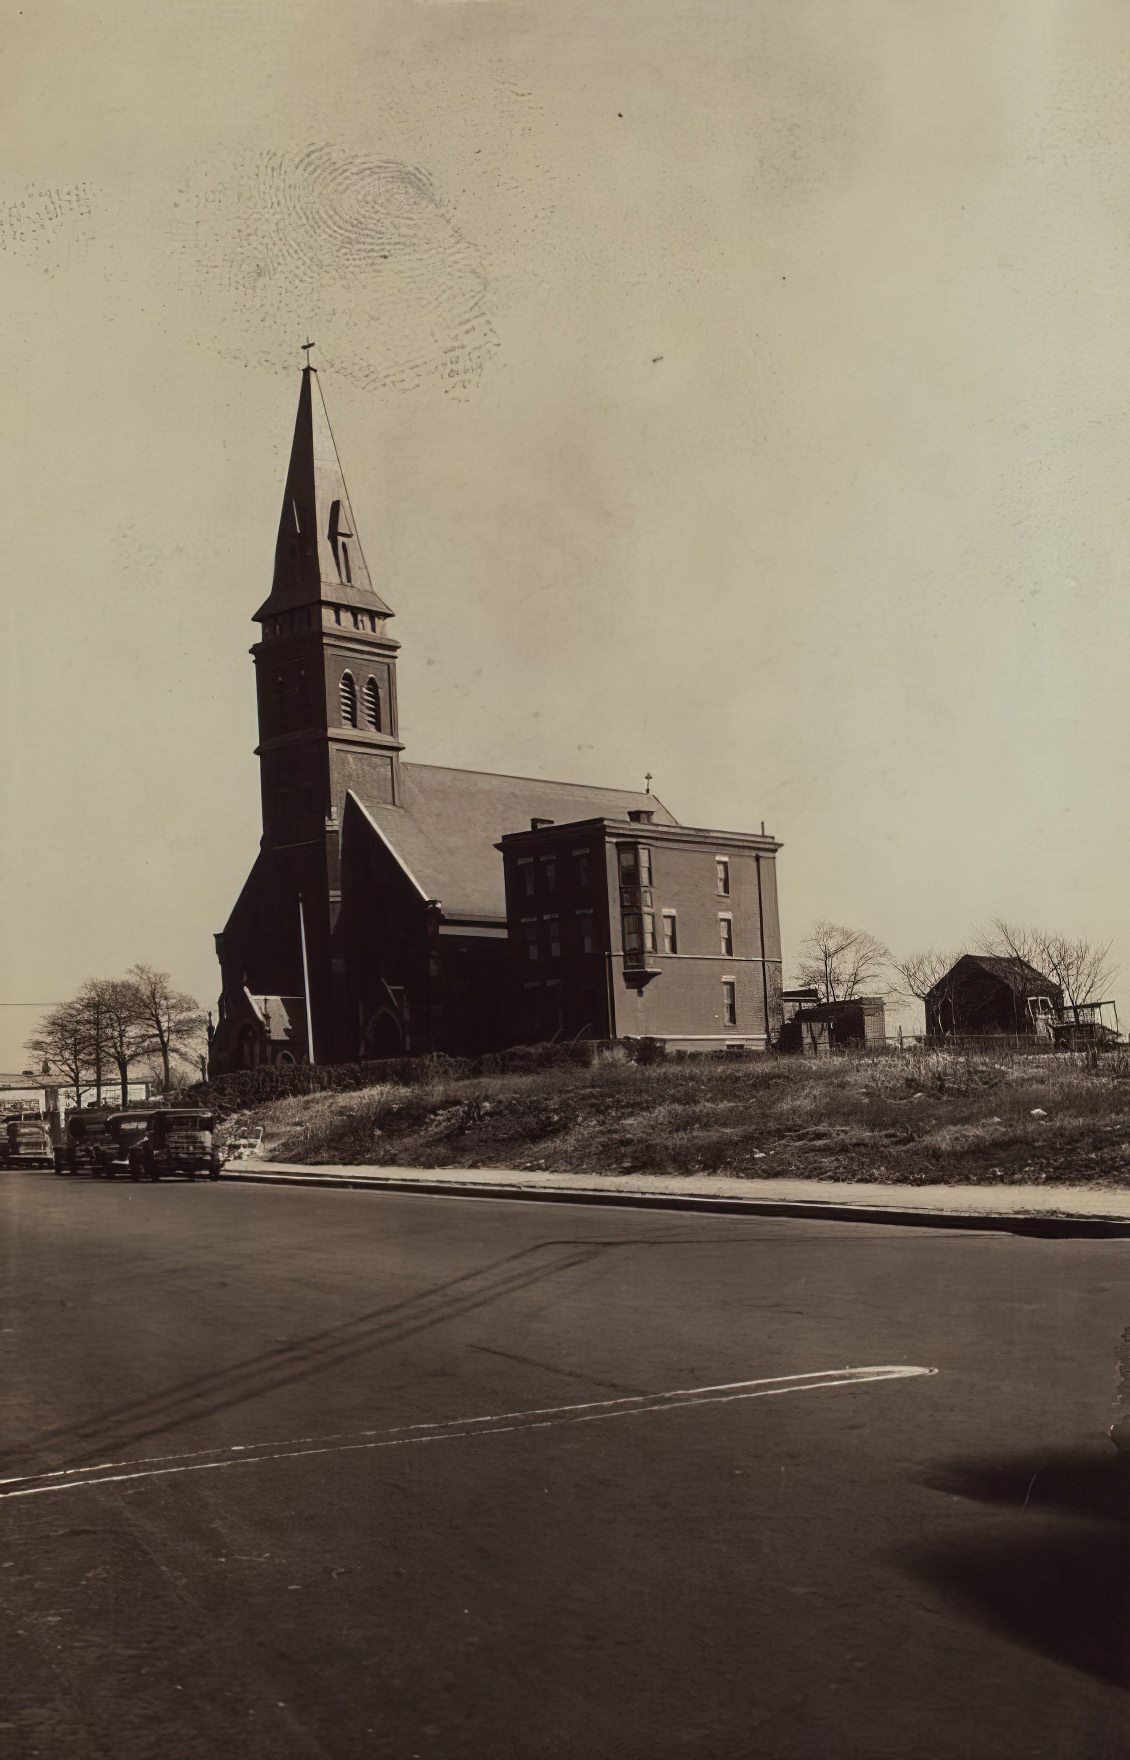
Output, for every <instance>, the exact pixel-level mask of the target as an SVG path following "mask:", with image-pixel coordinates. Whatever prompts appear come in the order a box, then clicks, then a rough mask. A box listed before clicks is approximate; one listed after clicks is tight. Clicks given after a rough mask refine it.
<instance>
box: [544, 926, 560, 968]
mask: <svg viewBox="0 0 1130 1760" xmlns="http://www.w3.org/2000/svg"><path fill="white" fill-rule="evenodd" d="M545 930H546V934H547V935H548V937H549V957H550V959H560V958H561V918H560V917H546V918H545Z"/></svg>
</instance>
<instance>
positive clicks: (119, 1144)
mask: <svg viewBox="0 0 1130 1760" xmlns="http://www.w3.org/2000/svg"><path fill="white" fill-rule="evenodd" d="M152 1116H153V1115H152V1113H150V1112H138V1111H137V1110H136V1109H134V1110H133V1111H131V1112H112V1113H111V1114H110V1116H109V1118H108V1119H107V1120H106V1137H107V1142H106V1147H105V1152H104V1153H105V1159H104V1160H103V1164H102V1172H103V1173H104V1174H105V1175H106V1178H107V1179H116V1178H117V1176H118V1174H119V1173H128V1172H129V1154H130V1150H131V1149H132V1148H133V1146H134V1144H135V1143H140V1141H141V1139H142V1138H143V1137H144V1136H145V1134H146V1132H147V1131H148V1129H149V1125H150V1120H151V1119H152Z"/></svg>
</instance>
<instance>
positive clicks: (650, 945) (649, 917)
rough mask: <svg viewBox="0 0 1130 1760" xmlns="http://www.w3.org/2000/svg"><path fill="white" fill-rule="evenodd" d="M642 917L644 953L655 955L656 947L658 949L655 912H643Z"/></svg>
mask: <svg viewBox="0 0 1130 1760" xmlns="http://www.w3.org/2000/svg"><path fill="white" fill-rule="evenodd" d="M641 916H642V918H643V949H644V952H645V953H654V952H655V947H656V942H655V912H654V911H643V912H641Z"/></svg>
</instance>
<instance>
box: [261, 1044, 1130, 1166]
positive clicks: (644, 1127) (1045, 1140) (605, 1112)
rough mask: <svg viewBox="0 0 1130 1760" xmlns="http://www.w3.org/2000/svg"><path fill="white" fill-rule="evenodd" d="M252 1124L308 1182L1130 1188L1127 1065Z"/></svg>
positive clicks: (337, 1099)
mask: <svg viewBox="0 0 1130 1760" xmlns="http://www.w3.org/2000/svg"><path fill="white" fill-rule="evenodd" d="M235 1122H236V1121H235V1120H233V1121H232V1123H233V1124H234V1123H235ZM249 1122H250V1123H253V1124H255V1125H261V1126H262V1127H263V1131H264V1138H263V1150H262V1152H263V1154H264V1155H265V1156H267V1157H268V1158H270V1159H272V1160H279V1161H292V1162H301V1163H305V1164H309V1165H315V1166H316V1165H318V1164H319V1163H320V1164H323V1165H324V1164H327V1163H333V1162H339V1163H346V1164H349V1165H364V1164H368V1165H371V1166H382V1165H384V1166H388V1165H396V1164H399V1165H401V1166H412V1167H495V1166H497V1167H511V1168H526V1169H534V1168H536V1169H543V1168H548V1169H558V1170H562V1171H570V1172H583V1173H588V1174H602V1173H603V1174H608V1173H622V1172H648V1173H656V1174H694V1173H716V1172H717V1173H729V1174H736V1175H739V1176H745V1177H747V1178H766V1177H773V1176H786V1175H787V1176H789V1177H800V1178H807V1179H837V1180H867V1181H875V1182H879V1183H900V1184H915V1185H918V1184H929V1183H933V1182H945V1183H952V1184H972V1183H993V1182H1005V1183H1008V1182H1013V1183H1017V1184H1021V1183H1023V1184H1026V1183H1029V1182H1037V1183H1044V1182H1047V1183H1072V1184H1076V1183H1086V1184H1114V1185H1120V1186H1130V1064H1128V1063H1127V1061H1126V1059H1124V1058H1119V1059H1118V1060H1117V1061H1114V1060H1110V1059H1105V1060H1103V1063H1102V1065H1101V1067H1098V1068H1091V1067H1089V1066H1088V1065H1087V1062H1086V1060H1085V1059H1084V1058H1082V1057H1074V1056H1070V1055H1067V1054H1060V1055H1055V1056H1044V1057H1035V1056H1022V1055H1016V1054H1012V1055H1010V1054H1008V1053H1003V1054H1001V1055H1000V1056H981V1055H977V1056H959V1055H953V1054H946V1053H940V1052H927V1051H920V1050H913V1051H908V1052H904V1053H891V1054H889V1055H887V1056H879V1057H872V1058H854V1057H844V1058H835V1059H833V1060H829V1061H820V1062H811V1061H802V1060H800V1059H784V1058H782V1059H778V1058H769V1059H766V1060H751V1061H750V1062H748V1063H744V1062H743V1063H741V1064H725V1063H717V1062H712V1061H706V1060H689V1061H687V1062H684V1063H673V1062H668V1063H665V1064H659V1065H655V1066H651V1067H641V1066H638V1065H635V1064H630V1063H619V1062H616V1061H607V1060H606V1061H601V1062H598V1063H597V1064H595V1065H594V1066H593V1067H592V1068H591V1069H578V1068H572V1069H552V1070H546V1071H542V1072H539V1073H536V1074H524V1075H495V1076H474V1077H469V1078H462V1079H451V1078H438V1079H436V1080H435V1081H429V1082H426V1083H422V1084H420V1085H416V1086H412V1087H402V1086H399V1085H395V1086H394V1085H391V1084H389V1085H383V1086H380V1087H373V1088H364V1089H361V1090H359V1091H357V1092H353V1093H318V1094H310V1095H303V1096H299V1097H295V1098H291V1099H285V1100H276V1101H273V1102H270V1103H268V1104H264V1105H261V1106H259V1107H256V1108H255V1109H254V1111H253V1112H252V1113H250V1114H249V1113H243V1114H241V1115H240V1119H239V1123H240V1125H243V1124H245V1123H249Z"/></svg>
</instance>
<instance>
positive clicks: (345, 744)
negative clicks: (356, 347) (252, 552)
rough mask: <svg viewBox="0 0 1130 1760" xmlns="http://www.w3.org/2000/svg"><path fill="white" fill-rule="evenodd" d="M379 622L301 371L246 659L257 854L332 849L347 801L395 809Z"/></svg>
mask: <svg viewBox="0 0 1130 1760" xmlns="http://www.w3.org/2000/svg"><path fill="white" fill-rule="evenodd" d="M391 617H392V611H391V610H390V608H389V607H388V605H386V604H385V601H384V600H383V599H382V598H381V597H380V595H379V594H378V593H377V592H376V591H375V590H374V588H373V584H372V581H371V579H370V576H369V569H368V565H367V563H366V561H365V557H364V553H363V551H362V549H361V544H360V540H359V539H358V536H357V526H356V522H355V521H354V518H353V510H352V508H351V506H350V504H349V494H348V491H347V489H346V487H345V477H344V475H343V473H342V469H341V462H340V460H339V458H338V455H337V447H336V446H335V445H334V438H333V434H332V433H331V431H330V424H329V418H328V416H327V414H326V406H325V403H324V401H323V399H322V393H321V387H320V385H319V383H318V374H317V370H316V369H315V368H314V367H311V366H309V365H307V366H306V367H304V368H303V370H302V387H301V390H300V392H299V396H298V415H297V418H296V420H295V424H294V439H293V441H292V442H291V449H290V463H289V466H288V467H287V474H286V488H285V491H284V493H283V506H282V514H281V516H280V519H279V530H278V538H277V540H276V544H275V572H274V578H273V581H272V584H271V591H270V594H269V596H268V598H267V599H266V601H265V602H264V603H263V604H262V605H260V607H259V609H258V611H257V612H256V613H255V619H256V622H258V623H259V624H260V625H261V627H262V634H261V637H260V639H259V641H258V642H256V644H255V646H254V647H253V648H252V650H251V652H252V655H253V656H254V660H255V672H256V691H257V696H258V706H259V745H258V748H257V750H258V755H259V770H260V780H261V784H262V794H263V842H264V846H266V847H271V848H288V847H299V846H302V845H305V844H307V843H309V842H310V841H311V840H319V839H321V838H323V837H327V838H329V839H330V840H331V841H333V840H335V839H336V837H337V834H338V829H339V827H340V825H341V821H342V813H343V810H344V806H345V796H346V794H347V793H348V791H349V790H350V789H352V790H353V791H354V792H355V793H356V794H357V795H358V796H359V798H360V799H361V800H362V801H364V802H365V803H366V804H370V803H371V804H374V805H378V804H379V805H391V806H396V805H398V804H399V800H400V753H401V750H402V747H401V743H400V739H399V736H398V716H397V702H396V655H397V650H398V643H397V642H396V641H395V640H394V639H393V637H392V636H391V635H390V634H389V633H388V624H389V620H390V618H391ZM335 861H336V857H332V856H331V858H330V867H331V869H332V868H333V866H334V862H335ZM330 885H331V892H332V889H333V885H334V882H332V881H331V883H330Z"/></svg>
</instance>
